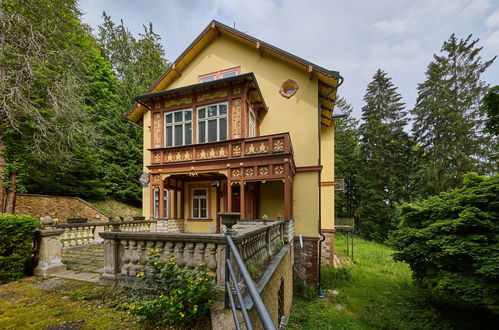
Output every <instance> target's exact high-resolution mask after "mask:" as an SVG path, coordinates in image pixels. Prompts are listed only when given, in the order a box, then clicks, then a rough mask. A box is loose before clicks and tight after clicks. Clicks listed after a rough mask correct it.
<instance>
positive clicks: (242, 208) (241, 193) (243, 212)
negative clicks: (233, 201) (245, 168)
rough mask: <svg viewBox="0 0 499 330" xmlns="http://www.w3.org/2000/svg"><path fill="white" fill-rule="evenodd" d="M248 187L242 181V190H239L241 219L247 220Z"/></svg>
mask: <svg viewBox="0 0 499 330" xmlns="http://www.w3.org/2000/svg"><path fill="white" fill-rule="evenodd" d="M245 188H246V186H245V185H244V181H243V180H241V181H240V188H239V198H240V201H239V202H240V203H239V205H241V206H240V212H241V219H246V194H245V190H246V189H245Z"/></svg>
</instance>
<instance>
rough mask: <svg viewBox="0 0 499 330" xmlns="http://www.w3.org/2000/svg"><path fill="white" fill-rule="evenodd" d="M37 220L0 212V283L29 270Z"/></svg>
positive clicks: (9, 280) (13, 278)
mask: <svg viewBox="0 0 499 330" xmlns="http://www.w3.org/2000/svg"><path fill="white" fill-rule="evenodd" d="M38 223H39V220H38V218H36V217H32V216H28V215H20V214H0V284H1V283H7V282H11V281H15V280H17V279H20V278H22V277H23V276H24V275H26V274H27V273H28V271H30V267H29V266H30V261H31V255H32V253H33V248H32V246H33V245H32V244H33V239H34V234H35V230H36V227H37V226H38Z"/></svg>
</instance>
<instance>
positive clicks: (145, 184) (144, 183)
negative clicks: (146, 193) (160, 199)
mask: <svg viewBox="0 0 499 330" xmlns="http://www.w3.org/2000/svg"><path fill="white" fill-rule="evenodd" d="M139 182H140V184H141V185H142V188H147V187H148V186H149V173H142V174H141V175H140V177H139Z"/></svg>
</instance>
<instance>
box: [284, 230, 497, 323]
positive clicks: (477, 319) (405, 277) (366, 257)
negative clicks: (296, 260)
mask: <svg viewBox="0 0 499 330" xmlns="http://www.w3.org/2000/svg"><path fill="white" fill-rule="evenodd" d="M335 240H336V241H335V246H336V253H338V254H343V255H345V252H346V251H345V246H346V243H345V240H344V237H343V236H342V235H338V234H337V235H335ZM392 253H393V250H391V249H390V248H388V247H386V246H384V245H381V244H377V243H373V242H369V241H365V240H362V239H359V238H355V266H350V267H343V268H332V267H323V268H322V287H323V289H324V293H325V295H326V297H325V299H318V298H315V299H312V300H307V299H303V298H300V297H296V296H295V299H294V302H293V309H292V312H291V318H290V321H289V325H288V329H432V328H433V329H466V328H469V329H471V328H477V327H479V328H481V329H487V328H492V325H493V324H494V323H493V322H494V316H491V315H490V314H487V313H481V312H476V311H470V310H457V309H455V308H450V307H447V306H442V305H437V304H436V303H435V302H433V301H432V300H431V299H430V298H429V297H428V296H427V294H426V293H425V292H424V291H423V290H421V289H420V288H418V287H416V286H415V285H414V283H413V282H412V278H411V271H410V269H409V266H408V265H407V264H405V263H402V262H395V261H394V260H393V259H392V257H391V255H392ZM332 290H337V291H338V294H333V293H332Z"/></svg>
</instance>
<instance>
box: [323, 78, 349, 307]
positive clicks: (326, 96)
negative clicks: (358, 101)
mask: <svg viewBox="0 0 499 330" xmlns="http://www.w3.org/2000/svg"><path fill="white" fill-rule="evenodd" d="M338 78H339V83H338V85H337V86H336V87H333V88H332V89H331V91H330V92H329V93H327V94H326V95H324V96H323V97H322V98H321V99H320V100H319V114H318V123H317V139H318V141H319V157H318V161H317V167H318V168H320V167H321V165H322V159H321V131H322V121H321V116H322V102H323V101H324V100H325V99H326V98H328V97H329V95H331V94H332V93H333V92H335V91H336V90H338V87H340V86H341V84H343V81H344V78H343V77H342V76H339V77H338ZM321 173H322V170H320V171H318V174H317V186H318V187H319V235H320V236H321V239H320V240H319V269H318V272H317V274H318V277H319V278H318V280H317V293H318V295H319V297H322V296H323V294H322V288H321V263H322V242H324V241H325V240H326V236H324V234H322V233H321V228H322V193H321Z"/></svg>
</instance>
